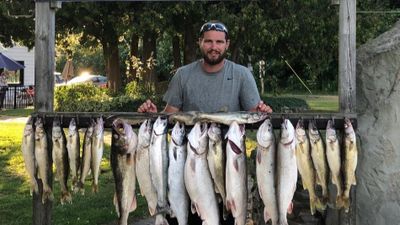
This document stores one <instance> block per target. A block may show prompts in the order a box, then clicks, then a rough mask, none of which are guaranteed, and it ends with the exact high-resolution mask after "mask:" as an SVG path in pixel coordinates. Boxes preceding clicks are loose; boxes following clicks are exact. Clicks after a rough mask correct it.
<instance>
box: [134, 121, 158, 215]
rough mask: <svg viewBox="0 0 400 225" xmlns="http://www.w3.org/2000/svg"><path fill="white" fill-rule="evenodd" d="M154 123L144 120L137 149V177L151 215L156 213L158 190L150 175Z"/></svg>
mask: <svg viewBox="0 0 400 225" xmlns="http://www.w3.org/2000/svg"><path fill="white" fill-rule="evenodd" d="M151 132H152V124H151V121H150V120H146V121H144V122H143V123H142V124H141V125H140V128H139V132H138V146H137V150H136V155H135V160H136V165H135V166H136V177H137V180H138V182H139V187H140V193H141V194H142V195H143V196H144V197H145V198H146V201H147V206H148V208H149V212H150V215H151V216H154V215H155V214H156V207H157V192H156V189H155V187H154V186H153V184H152V183H151V177H150V155H149V148H150V138H151Z"/></svg>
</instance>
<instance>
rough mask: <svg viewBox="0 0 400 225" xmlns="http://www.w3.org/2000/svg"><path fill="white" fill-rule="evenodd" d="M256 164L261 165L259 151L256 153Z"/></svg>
mask: <svg viewBox="0 0 400 225" xmlns="http://www.w3.org/2000/svg"><path fill="white" fill-rule="evenodd" d="M257 162H258V164H261V151H257Z"/></svg>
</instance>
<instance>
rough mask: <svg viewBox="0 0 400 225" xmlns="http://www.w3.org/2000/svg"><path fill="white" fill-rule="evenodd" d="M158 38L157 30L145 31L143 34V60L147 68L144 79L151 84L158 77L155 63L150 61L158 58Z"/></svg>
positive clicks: (154, 82)
mask: <svg viewBox="0 0 400 225" xmlns="http://www.w3.org/2000/svg"><path fill="white" fill-rule="evenodd" d="M156 40H157V33H156V32H155V31H145V32H144V36H143V57H142V62H143V65H144V68H145V72H144V76H143V80H144V81H145V83H148V84H150V85H151V86H153V85H155V84H156V83H157V77H156V74H155V71H154V64H152V63H150V65H149V63H148V62H149V60H150V59H151V60H155V59H156V58H157V55H156V46H157V45H156Z"/></svg>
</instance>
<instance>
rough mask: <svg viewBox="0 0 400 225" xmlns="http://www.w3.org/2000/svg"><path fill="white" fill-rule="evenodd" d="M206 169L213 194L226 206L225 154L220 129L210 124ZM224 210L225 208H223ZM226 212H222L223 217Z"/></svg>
mask: <svg viewBox="0 0 400 225" xmlns="http://www.w3.org/2000/svg"><path fill="white" fill-rule="evenodd" d="M207 133H208V153H207V161H208V168H209V169H210V172H211V177H212V178H213V181H214V189H215V192H216V193H218V194H219V196H220V197H221V199H222V202H223V204H224V206H226V193H225V152H224V151H223V148H222V137H221V128H220V127H219V126H218V125H217V124H216V123H211V125H210V127H209V128H208V132H207ZM224 209H225V207H224ZM225 214H226V212H224V216H225V217H226V216H227V215H225Z"/></svg>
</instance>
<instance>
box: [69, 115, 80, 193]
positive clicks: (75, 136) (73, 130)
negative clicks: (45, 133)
mask: <svg viewBox="0 0 400 225" xmlns="http://www.w3.org/2000/svg"><path fill="white" fill-rule="evenodd" d="M79 139H80V138H79V131H78V127H77V126H76V122H75V119H74V118H72V119H71V121H70V123H69V127H68V136H67V151H68V158H69V168H70V170H71V176H72V190H73V191H77V190H76V189H75V186H76V184H77V182H78V177H79V167H80V160H81V158H80V148H81V145H80V140H79Z"/></svg>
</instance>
